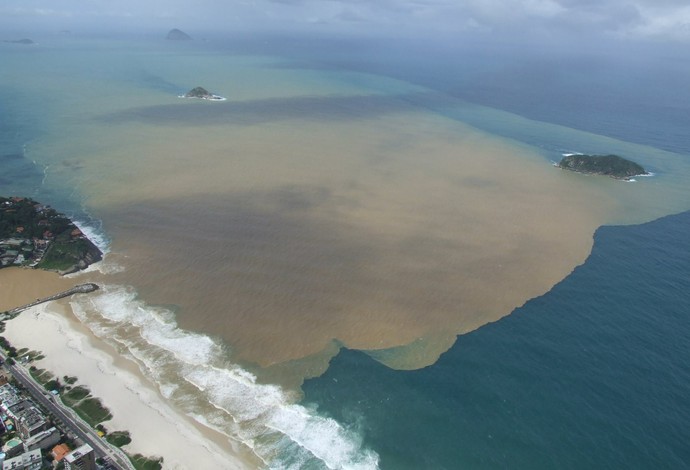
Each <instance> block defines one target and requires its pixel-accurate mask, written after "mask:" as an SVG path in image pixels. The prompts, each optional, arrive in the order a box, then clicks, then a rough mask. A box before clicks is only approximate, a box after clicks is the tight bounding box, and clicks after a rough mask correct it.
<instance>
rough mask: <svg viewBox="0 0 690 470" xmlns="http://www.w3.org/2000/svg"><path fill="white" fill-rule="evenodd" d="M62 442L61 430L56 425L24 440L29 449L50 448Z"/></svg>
mask: <svg viewBox="0 0 690 470" xmlns="http://www.w3.org/2000/svg"><path fill="white" fill-rule="evenodd" d="M58 442H60V432H59V431H58V430H57V428H56V427H52V428H50V429H46V430H45V431H41V432H39V433H38V434H35V435H33V436H31V437H30V438H28V439H27V440H25V441H24V446H26V448H27V450H34V449H49V448H51V447H53V446H54V445H56V444H57V443H58Z"/></svg>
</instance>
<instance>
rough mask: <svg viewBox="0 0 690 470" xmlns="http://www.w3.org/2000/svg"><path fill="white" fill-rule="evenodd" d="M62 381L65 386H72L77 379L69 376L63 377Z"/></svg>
mask: <svg viewBox="0 0 690 470" xmlns="http://www.w3.org/2000/svg"><path fill="white" fill-rule="evenodd" d="M62 380H64V381H65V383H66V384H70V385H74V384H75V383H77V378H76V377H70V376H69V375H65V376H63V377H62Z"/></svg>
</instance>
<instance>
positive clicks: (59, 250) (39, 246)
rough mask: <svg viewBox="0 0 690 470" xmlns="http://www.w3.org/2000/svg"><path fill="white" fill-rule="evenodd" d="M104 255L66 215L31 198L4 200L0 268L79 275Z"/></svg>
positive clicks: (0, 202) (0, 210)
mask: <svg viewBox="0 0 690 470" xmlns="http://www.w3.org/2000/svg"><path fill="white" fill-rule="evenodd" d="M102 256H103V254H102V253H101V251H100V250H99V249H98V247H96V245H94V244H93V243H92V242H91V240H89V239H88V238H87V237H86V236H85V235H84V234H83V233H82V231H81V230H80V229H79V228H78V227H77V226H76V225H74V223H73V222H72V221H71V220H70V219H69V218H67V217H66V216H65V215H63V214H60V213H59V212H57V211H56V210H55V209H53V208H51V207H50V206H47V205H44V204H40V203H38V202H36V201H34V200H32V199H30V198H23V197H11V198H7V197H0V268H3V267H7V266H29V267H34V268H40V269H46V270H51V271H58V272H60V273H62V274H66V273H70V272H75V271H78V270H80V269H84V268H86V267H87V266H88V265H90V264H92V263H95V262H97V261H100V260H101V258H102Z"/></svg>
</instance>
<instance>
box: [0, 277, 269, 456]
mask: <svg viewBox="0 0 690 470" xmlns="http://www.w3.org/2000/svg"><path fill="white" fill-rule="evenodd" d="M0 276H1V277H0V280H2V284H0V299H1V300H2V305H3V307H2V308H8V307H9V306H13V303H16V302H20V303H21V302H24V301H25V297H26V295H24V294H22V292H23V293H26V294H29V293H30V294H31V295H33V296H34V298H35V297H38V296H40V295H44V294H45V293H46V292H50V289H52V288H62V286H63V285H67V286H70V285H71V284H73V283H74V281H73V280H69V279H65V278H60V277H59V276H57V275H54V274H53V273H46V272H42V271H33V270H19V269H17V270H4V271H0ZM47 281H51V282H47ZM9 293H14V294H13V295H9ZM71 315H72V314H71V312H70V311H69V308H68V307H67V306H66V305H62V304H60V303H57V302H52V303H49V304H43V305H40V306H37V307H33V308H31V309H29V310H27V311H25V312H23V313H22V314H20V315H19V316H18V317H16V318H14V319H13V320H10V321H8V322H7V323H6V330H5V332H4V333H3V334H4V336H5V337H6V338H7V339H8V340H9V341H10V342H11V343H12V344H13V345H14V346H15V347H17V348H24V347H25V348H29V349H32V350H37V351H41V352H42V353H43V354H44V355H45V356H46V357H45V359H42V360H40V361H37V362H35V365H36V367H39V368H44V369H47V370H49V371H51V372H53V373H54V374H55V375H56V376H59V377H62V376H63V375H70V376H76V377H78V384H81V385H86V386H87V387H88V388H89V389H90V390H91V391H92V393H93V395H94V396H96V397H99V398H100V399H101V401H102V402H103V403H104V405H105V406H106V407H107V408H108V409H109V410H110V411H111V413H112V415H113V418H112V419H111V420H109V421H106V422H104V425H105V427H106V428H107V429H108V430H110V431H115V430H127V431H129V432H130V435H131V437H132V442H131V443H130V444H129V445H127V446H125V447H124V449H125V450H126V451H127V452H129V453H131V454H135V453H140V454H143V455H146V456H160V457H163V468H166V469H197V468H222V469H241V468H255V467H256V466H257V462H255V461H252V457H251V456H250V455H249V453H248V452H246V451H243V450H242V449H239V448H233V444H232V443H231V442H229V441H228V440H227V438H226V437H225V436H223V435H221V434H220V433H215V432H214V431H211V430H208V429H201V427H200V426H199V425H198V424H197V423H195V422H194V421H193V420H191V419H190V418H188V417H187V416H185V415H183V414H182V413H180V412H178V411H176V410H175V409H173V408H172V407H171V406H170V405H169V404H168V403H166V400H165V398H164V397H162V396H161V394H160V393H159V392H158V391H157V390H156V389H155V388H154V387H153V385H152V384H151V383H150V382H148V381H147V380H146V379H145V378H144V377H143V376H142V375H141V374H140V373H139V371H138V369H137V367H136V365H135V364H134V363H133V362H131V361H129V360H128V359H126V358H123V357H122V356H121V355H119V354H118V353H117V351H115V350H114V349H113V348H112V347H110V346H109V345H107V344H105V343H103V342H102V341H100V340H98V339H97V338H96V337H94V336H93V335H92V334H91V333H90V332H89V330H88V329H86V328H85V327H84V326H83V325H81V324H80V323H79V322H78V321H76V320H74V319H73V318H70V316H71Z"/></svg>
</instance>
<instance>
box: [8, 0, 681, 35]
mask: <svg viewBox="0 0 690 470" xmlns="http://www.w3.org/2000/svg"><path fill="white" fill-rule="evenodd" d="M31 17H34V18H35V17H43V18H46V17H55V18H74V19H75V20H78V19H80V18H81V19H85V20H88V19H93V18H131V19H132V21H133V22H134V21H136V22H137V24H146V22H147V21H148V22H149V23H150V24H162V23H165V22H166V21H167V22H168V24H169V23H173V22H175V23H176V25H177V26H180V27H187V26H190V27H195V28H207V29H216V30H218V29H229V30H232V29H233V28H239V29H257V30H277V29H281V30H290V29H292V30H298V31H300V30H305V28H307V30H308V28H316V29H319V28H321V29H322V30H325V31H337V30H344V31H353V32H355V33H356V32H360V31H368V32H381V33H383V34H386V33H391V34H399V35H404V34H417V33H423V32H426V33H437V32H438V33H453V32H461V31H468V30H470V31H483V32H485V33H489V32H494V33H511V32H513V33H520V32H521V33H526V32H535V31H536V32H544V33H556V32H560V33H564V32H568V31H570V32H574V33H579V32H589V33H590V34H593V33H603V34H613V35H619V36H623V37H668V38H675V39H679V38H688V29H690V26H689V25H690V6H689V5H688V2H687V0H239V1H234V2H227V1H225V0H147V1H146V2H141V1H139V0H119V1H118V2H112V1H106V0H88V1H86V0H82V1H78V0H3V3H2V6H0V24H1V23H2V22H3V20H4V21H5V22H7V24H10V23H11V22H12V21H16V19H17V18H23V19H25V20H27V21H28V20H29V19H30V18H31Z"/></svg>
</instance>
